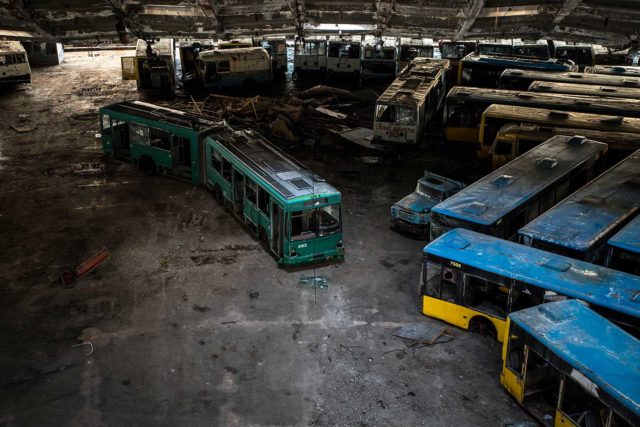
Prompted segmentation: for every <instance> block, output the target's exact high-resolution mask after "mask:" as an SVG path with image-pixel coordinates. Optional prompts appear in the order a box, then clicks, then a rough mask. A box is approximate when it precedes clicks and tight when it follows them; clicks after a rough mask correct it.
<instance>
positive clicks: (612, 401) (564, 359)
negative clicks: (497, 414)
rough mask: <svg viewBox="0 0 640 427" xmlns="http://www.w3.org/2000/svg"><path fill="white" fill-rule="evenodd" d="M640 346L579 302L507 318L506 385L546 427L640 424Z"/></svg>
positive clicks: (551, 305) (627, 426)
mask: <svg viewBox="0 0 640 427" xmlns="http://www.w3.org/2000/svg"><path fill="white" fill-rule="evenodd" d="M639 360H640V341H638V339H636V338H634V337H633V336H631V335H629V334H628V333H626V332H625V331H623V330H622V329H620V328H618V327H617V326H616V325H614V324H612V323H611V322H609V321H608V320H607V319H605V318H603V317H602V316H600V315H598V314H597V313H595V312H593V311H592V310H590V309H589V308H588V307H586V306H585V305H584V304H581V303H580V302H578V301H575V300H568V301H559V302H552V303H548V304H544V305H540V306H537V307H531V308H528V309H525V310H521V311H518V312H515V313H511V314H510V315H509V320H508V322H507V333H506V334H505V340H504V346H503V348H502V372H501V374H500V382H501V383H502V385H503V386H504V387H505V389H506V390H507V391H508V392H509V394H511V395H512V396H513V397H514V398H515V399H516V400H517V401H518V403H520V404H521V405H522V406H523V407H524V408H525V409H526V410H527V411H528V412H529V413H531V414H532V415H533V416H534V417H535V418H537V419H538V421H540V423H542V424H543V425H546V426H556V427H561V426H567V427H568V426H589V427H631V426H638V425H640V363H639V362H638V361H639Z"/></svg>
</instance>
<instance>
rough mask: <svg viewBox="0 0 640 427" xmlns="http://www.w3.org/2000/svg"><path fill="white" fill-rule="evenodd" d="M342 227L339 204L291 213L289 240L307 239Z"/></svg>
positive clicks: (335, 231)
mask: <svg viewBox="0 0 640 427" xmlns="http://www.w3.org/2000/svg"><path fill="white" fill-rule="evenodd" d="M341 228H342V221H341V220H340V205H329V206H323V207H321V208H316V209H307V210H303V211H295V212H292V213H291V240H293V241H296V240H307V239H313V238H316V237H324V236H328V235H331V234H334V233H337V232H339V231H340V230H341Z"/></svg>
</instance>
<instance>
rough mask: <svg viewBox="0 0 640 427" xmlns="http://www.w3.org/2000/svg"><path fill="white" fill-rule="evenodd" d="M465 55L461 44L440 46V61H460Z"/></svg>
mask: <svg viewBox="0 0 640 427" xmlns="http://www.w3.org/2000/svg"><path fill="white" fill-rule="evenodd" d="M465 54H466V50H465V46H464V45H463V44H444V45H442V59H461V58H462V57H464V55H465Z"/></svg>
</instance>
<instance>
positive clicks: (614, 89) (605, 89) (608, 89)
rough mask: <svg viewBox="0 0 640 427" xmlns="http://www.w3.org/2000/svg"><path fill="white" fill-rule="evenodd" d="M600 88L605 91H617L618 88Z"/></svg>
mask: <svg viewBox="0 0 640 427" xmlns="http://www.w3.org/2000/svg"><path fill="white" fill-rule="evenodd" d="M600 90H601V91H603V92H616V91H617V89H616V88H614V87H601V88H600Z"/></svg>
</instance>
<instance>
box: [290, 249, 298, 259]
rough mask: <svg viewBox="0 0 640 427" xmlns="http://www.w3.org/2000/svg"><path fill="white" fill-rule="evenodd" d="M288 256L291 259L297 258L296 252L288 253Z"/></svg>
mask: <svg viewBox="0 0 640 427" xmlns="http://www.w3.org/2000/svg"><path fill="white" fill-rule="evenodd" d="M289 256H291V257H292V258H293V257H297V256H298V252H296V251H291V252H289Z"/></svg>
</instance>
